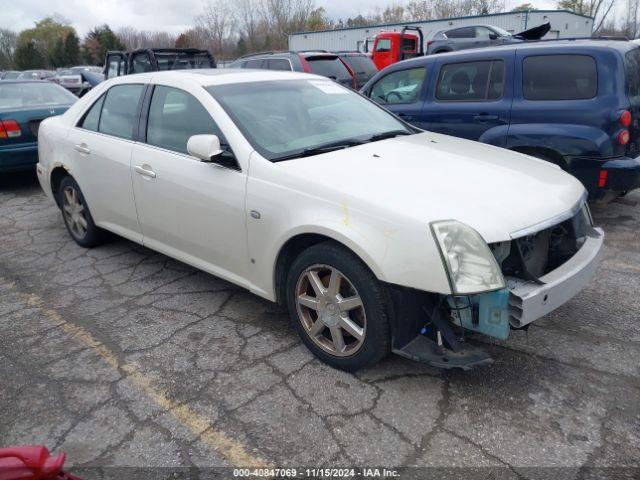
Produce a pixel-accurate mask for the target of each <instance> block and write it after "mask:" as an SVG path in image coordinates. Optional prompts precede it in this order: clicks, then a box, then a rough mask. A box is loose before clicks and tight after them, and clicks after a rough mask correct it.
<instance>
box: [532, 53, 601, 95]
mask: <svg viewBox="0 0 640 480" xmlns="http://www.w3.org/2000/svg"><path fill="white" fill-rule="evenodd" d="M597 91H598V70H597V68H596V61H595V59H594V58H593V57H590V56H588V55H538V56H531V57H527V58H525V59H524V62H523V63H522V92H523V94H524V98H526V99H527V100H586V99H589V98H593V97H595V96H596V93H597Z"/></svg>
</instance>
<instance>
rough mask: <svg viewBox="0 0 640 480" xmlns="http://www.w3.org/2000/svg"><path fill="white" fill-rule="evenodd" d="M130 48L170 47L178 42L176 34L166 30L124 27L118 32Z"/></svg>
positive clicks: (119, 36)
mask: <svg viewBox="0 0 640 480" xmlns="http://www.w3.org/2000/svg"><path fill="white" fill-rule="evenodd" d="M116 35H117V36H118V38H119V39H120V41H121V42H122V43H123V44H124V45H125V47H126V48H127V49H128V50H134V49H136V48H169V47H173V46H174V45H175V42H176V36H175V35H172V34H170V33H168V32H164V31H145V30H136V29H135V28H133V27H123V28H121V29H120V30H118V32H117V33H116Z"/></svg>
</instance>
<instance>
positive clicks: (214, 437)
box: [9, 282, 273, 468]
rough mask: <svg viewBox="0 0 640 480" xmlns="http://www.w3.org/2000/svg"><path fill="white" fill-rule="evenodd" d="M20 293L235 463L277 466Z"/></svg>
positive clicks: (39, 300) (35, 299)
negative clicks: (218, 428) (254, 453)
mask: <svg viewBox="0 0 640 480" xmlns="http://www.w3.org/2000/svg"><path fill="white" fill-rule="evenodd" d="M9 287H10V288H11V289H13V290H17V287H16V285H15V282H13V283H10V284H9ZM19 293H20V295H22V297H23V298H24V299H25V301H26V303H27V305H29V306H30V307H32V308H36V309H38V310H39V311H40V312H41V313H42V314H43V315H44V316H45V317H46V318H47V319H48V320H49V321H50V322H51V323H53V324H54V325H56V326H58V327H60V328H62V329H63V330H64V331H65V332H67V333H68V334H69V335H71V337H72V338H73V340H74V341H76V342H77V343H79V344H81V345H84V346H86V347H89V348H90V349H91V350H93V351H94V352H96V353H97V354H98V355H100V357H101V358H102V359H103V360H104V361H105V362H107V363H108V364H109V365H110V366H111V367H113V368H114V369H116V370H120V371H122V372H124V373H126V375H127V376H126V379H127V380H128V381H129V382H131V383H132V384H133V385H134V386H136V387H137V388H138V389H140V390H141V391H143V392H144V393H145V394H146V395H147V396H148V397H149V398H150V399H151V400H152V401H153V402H154V403H155V404H156V405H158V406H159V407H161V408H162V409H164V410H167V411H168V413H169V414H170V415H173V417H174V418H175V419H176V420H178V421H179V422H180V423H181V424H182V425H184V426H185V427H186V428H188V429H189V430H190V431H191V432H193V433H194V434H195V435H196V436H200V438H201V439H202V441H203V442H204V443H206V444H207V445H208V446H210V447H211V448H213V449H214V450H215V451H216V452H218V453H219V454H220V455H221V456H223V457H224V458H225V459H226V460H227V461H228V462H229V463H230V464H231V465H232V466H236V467H255V468H273V466H272V465H271V464H269V463H268V462H266V461H265V460H263V459H261V458H259V457H257V456H255V455H253V454H251V453H250V452H249V451H248V450H247V448H246V447H245V446H244V445H243V444H242V443H241V442H239V441H238V440H236V439H234V438H232V437H230V436H229V435H227V434H226V433H224V432H223V431H221V430H217V429H216V428H214V427H213V425H212V424H211V421H210V420H209V419H208V418H207V417H205V416H204V415H201V414H199V413H198V412H196V411H195V410H193V409H192V408H190V407H188V406H186V405H184V404H180V403H177V402H174V401H173V400H172V399H171V397H170V396H169V395H168V394H167V393H166V392H163V391H162V390H161V389H159V388H158V387H156V386H154V384H153V381H152V380H151V379H150V378H149V377H147V376H146V375H145V374H144V373H143V372H142V371H141V370H140V369H139V368H138V367H137V366H136V365H133V364H130V363H120V361H119V360H118V357H117V356H116V354H115V353H114V352H112V351H111V350H110V349H109V348H108V347H107V346H106V345H104V344H103V343H101V342H99V341H98V340H96V339H95V338H94V337H93V336H92V335H91V333H89V332H88V331H87V330H85V329H84V328H82V327H81V326H78V325H75V324H73V323H69V322H67V321H66V320H65V319H64V318H62V316H61V315H60V314H59V313H58V312H56V311H55V310H53V309H51V308H47V307H46V306H45V302H44V301H43V300H42V298H40V297H39V296H37V295H35V294H33V293H31V294H25V293H21V292H19Z"/></svg>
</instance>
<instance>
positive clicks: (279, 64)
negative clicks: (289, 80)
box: [267, 58, 291, 72]
mask: <svg viewBox="0 0 640 480" xmlns="http://www.w3.org/2000/svg"><path fill="white" fill-rule="evenodd" d="M267 68H268V69H269V70H284V71H289V72H290V71H291V64H290V63H289V60H287V59H286V58H270V59H269V60H267Z"/></svg>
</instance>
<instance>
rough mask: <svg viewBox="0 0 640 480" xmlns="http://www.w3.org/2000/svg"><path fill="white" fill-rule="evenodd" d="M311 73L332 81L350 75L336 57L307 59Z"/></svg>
mask: <svg viewBox="0 0 640 480" xmlns="http://www.w3.org/2000/svg"><path fill="white" fill-rule="evenodd" d="M307 62H309V68H310V69H311V73H315V74H316V75H322V76H323V77H329V78H333V79H338V78H349V77H351V74H350V73H349V70H347V67H345V66H344V63H342V62H341V61H340V59H339V58H338V57H311V58H307Z"/></svg>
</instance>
